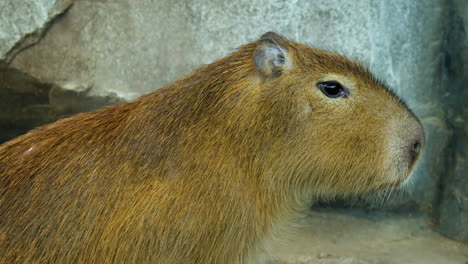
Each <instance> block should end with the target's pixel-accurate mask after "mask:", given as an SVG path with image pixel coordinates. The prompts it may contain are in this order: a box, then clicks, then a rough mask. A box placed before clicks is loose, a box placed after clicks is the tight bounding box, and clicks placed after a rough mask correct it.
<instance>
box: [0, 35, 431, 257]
mask: <svg viewBox="0 0 468 264" xmlns="http://www.w3.org/2000/svg"><path fill="white" fill-rule="evenodd" d="M423 144H424V134H423V130H422V127H421V125H420V123H419V121H418V120H417V118H416V117H415V116H414V115H413V114H412V113H411V111H410V110H408V108H407V107H406V106H405V104H404V103H402V101H401V100H400V99H398V98H397V97H396V96H395V95H394V94H393V93H392V92H390V91H389V90H388V89H387V88H386V87H385V86H384V85H383V84H382V83H381V82H379V81H378V80H377V79H376V78H374V77H373V76H372V74H371V73H370V72H369V71H368V70H366V69H365V68H364V67H363V66H362V65H361V64H359V63H356V62H353V61H350V60H348V59H346V58H345V57H342V56H339V55H336V54H333V53H330V52H328V51H324V50H319V49H315V48H311V47H308V46H305V45H302V44H299V43H296V42H293V41H290V40H287V39H286V38H284V37H282V36H280V35H278V34H275V33H272V32H268V33H266V34H264V35H263V36H262V37H261V38H260V39H259V40H258V41H255V42H253V43H250V44H247V45H245V46H242V47H240V48H239V49H238V50H237V51H235V52H234V53H232V54H230V55H229V56H227V57H225V58H222V59H220V60H218V61H216V62H214V63H212V64H209V65H206V66H203V67H201V68H199V69H197V70H195V71H194V72H193V73H191V74H189V75H188V76H186V77H184V78H182V79H180V80H178V81H176V82H174V83H171V84H168V85H166V86H164V87H162V88H161V89H159V90H157V91H155V92H153V93H150V94H148V95H145V96H143V97H140V98H138V99H136V100H134V101H132V102H129V103H124V104H119V105H114V106H111V107H108V108H106V109H103V110H97V111H94V112H89V113H82V114H78V115H75V116H72V117H69V118H65V119H62V120H59V121H57V122H55V123H52V124H48V125H45V126H42V127H39V128H37V129H35V130H33V131H31V132H29V133H27V134H25V135H23V136H20V137H18V138H16V139H13V140H11V141H9V142H6V143H5V144H3V145H2V146H0V261H1V262H2V263H163V264H164V263H251V262H252V261H254V260H256V259H257V257H258V256H259V255H260V254H261V253H262V252H264V251H265V248H266V247H267V244H269V243H270V241H271V240H273V239H275V237H276V236H278V234H281V233H282V232H281V230H286V229H287V228H288V226H289V225H290V224H291V223H292V222H293V221H294V219H295V217H296V216H297V215H298V214H299V213H300V212H301V211H302V210H303V209H305V208H307V207H308V206H309V205H310V202H311V201H313V200H314V199H317V198H319V197H337V196H339V197H353V196H355V195H361V194H363V193H368V192H372V191H378V190H381V189H383V188H387V187H397V186H399V185H401V184H403V183H404V182H405V180H406V179H407V178H408V175H409V173H410V171H411V169H412V167H413V165H414V163H415V161H416V160H417V158H418V155H419V152H420V150H421V148H422V145H423Z"/></svg>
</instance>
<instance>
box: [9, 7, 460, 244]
mask: <svg viewBox="0 0 468 264" xmlns="http://www.w3.org/2000/svg"><path fill="white" fill-rule="evenodd" d="M33 2H34V1H33ZM71 2H72V1H71V0H69V1H65V0H63V1H52V0H49V1H46V0H43V1H35V2H34V3H32V2H26V1H25V0H22V1H18V0H4V1H2V2H1V3H0V10H2V11H0V12H2V13H0V14H2V16H1V18H0V26H1V27H0V39H1V40H2V41H1V42H0V56H1V58H4V59H3V64H2V62H1V60H0V70H1V71H0V77H1V78H2V80H3V82H1V83H0V96H1V97H0V107H1V108H0V129H3V130H6V131H9V132H8V135H7V136H5V137H10V136H11V135H12V134H13V133H16V132H23V131H25V130H27V129H28V128H31V127H33V126H36V125H38V124H41V123H44V122H50V121H52V120H54V119H56V118H58V117H61V116H63V115H68V114H72V113H75V112H78V111H86V110H90V109H94V108H98V107H101V106H103V105H106V104H109V103H114V102H120V101H126V100H131V99H133V98H135V97H138V96H139V95H142V94H145V93H148V92H150V91H153V90H156V89H158V88H159V87H161V86H162V85H164V84H166V83H168V82H171V81H174V80H176V79H177V78H180V77H181V76H183V75H184V74H186V73H188V72H190V71H191V70H193V69H194V68H196V67H198V66H201V65H203V64H206V63H210V62H212V61H214V60H215V59H217V58H220V57H222V56H224V55H226V54H228V53H229V52H231V51H233V50H234V49H235V48H236V47H238V46H239V45H242V44H244V43H247V42H250V41H253V40H255V39H256V38H258V36H260V35H261V34H262V33H264V32H266V31H271V30H272V31H277V32H279V33H281V34H283V35H285V36H286V37H289V38H291V39H294V40H297V41H300V42H305V43H308V44H310V45H313V46H315V47H319V48H325V49H330V50H333V51H338V52H340V53H343V54H346V55H349V56H350V57H353V58H359V59H360V60H361V61H363V63H364V64H365V65H368V66H369V67H370V68H371V70H372V71H373V72H375V73H376V75H377V76H378V77H380V78H381V79H382V80H384V82H386V83H388V84H389V86H390V87H392V88H393V89H394V90H395V91H396V92H397V94H399V95H400V96H401V97H402V98H403V99H404V100H405V101H406V102H407V104H408V105H409V106H410V107H411V108H412V109H413V110H414V112H415V113H416V115H417V116H418V117H420V119H421V121H422V123H423V125H424V127H425V132H426V141H427V145H426V148H425V151H424V153H423V156H422V158H421V162H419V163H418V166H417V168H416V170H415V172H414V176H415V177H414V184H413V185H412V186H411V188H410V195H407V196H405V197H404V198H401V199H392V203H389V204H388V205H387V206H389V207H390V208H394V209H401V208H415V207H416V208H419V209H422V210H423V211H425V212H429V213H430V214H431V215H432V216H433V217H435V219H436V220H440V221H438V222H439V223H440V225H439V228H440V230H441V231H442V232H444V233H446V234H448V235H449V236H451V237H456V238H457V239H462V240H463V239H464V240H466V239H468V238H467V237H468V235H467V229H468V224H467V221H468V220H467V219H468V216H467V210H468V202H467V200H468V199H467V190H466V188H467V186H468V184H467V183H466V175H467V174H468V172H467V168H466V166H467V165H466V164H467V162H466V144H467V142H466V133H467V126H466V121H465V120H466V118H467V115H466V113H467V110H466V103H464V102H466V101H468V98H466V93H465V92H464V90H465V88H464V84H465V83H467V81H468V80H467V79H466V78H468V77H467V76H468V73H467V68H468V66H465V67H463V66H464V65H468V64H467V60H468V55H467V51H468V48H467V45H468V44H467V43H468V41H467V40H466V36H465V35H463V34H464V32H465V31H466V28H467V27H466V23H467V19H468V16H467V14H468V9H467V3H466V1H463V0H453V1H443V0H427V1H407V0H395V1H384V0H380V1H371V0H358V1H346V0H315V1H298V0H291V1H279V0H275V1H266V0H254V1H247V0H244V1H230V0H201V1H192V0H185V1H169V0H158V1H155V0H141V1H129V0H113V1H105V0H99V1H96V0H93V1H92V0H80V1H76V2H75V3H74V4H73V5H72V6H71V7H70V8H68V9H67V7H69V6H70V4H71ZM13 3H15V5H13ZM26 3H29V4H26ZM28 5H30V6H31V7H34V8H29V6H28ZM2 7H3V8H2ZM7 10H8V11H7ZM64 10H67V12H66V13H65V14H64V15H63V16H59V17H58V18H57V14H60V13H61V12H63V11H64ZM54 17H56V18H55V19H53V18H54ZM50 21H53V22H50ZM457 21H458V22H457ZM457 23H459V24H457ZM454 25H455V26H454ZM457 25H458V26H457ZM31 32H36V33H35V34H29V33H31ZM28 34H29V35H28ZM5 36H7V37H5ZM24 36H29V37H24ZM34 36H36V37H34ZM4 39H8V41H5V40H4ZM38 40H40V42H38ZM18 41H19V42H18ZM31 43H33V44H31ZM457 43H458V44H457ZM462 43H464V44H462ZM12 47H14V49H11V48H12ZM2 65H3V66H2ZM462 69H463V70H462ZM463 71H465V72H463ZM463 76H465V77H463ZM463 78H465V79H463ZM35 93H37V96H36V97H34V94H35ZM7 98H8V99H7ZM21 98H26V99H24V100H23V99H21ZM34 98H36V99H34ZM34 100H36V101H34ZM15 107H16V108H15ZM14 124H19V125H18V127H20V128H19V130H18V128H16V127H14ZM371 203H372V201H371Z"/></svg>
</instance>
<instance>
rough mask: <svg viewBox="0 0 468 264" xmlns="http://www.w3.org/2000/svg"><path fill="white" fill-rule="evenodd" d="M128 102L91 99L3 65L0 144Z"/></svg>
mask: <svg viewBox="0 0 468 264" xmlns="http://www.w3.org/2000/svg"><path fill="white" fill-rule="evenodd" d="M124 101H125V100H124V99H122V98H120V97H118V96H117V95H108V96H103V97H97V96H91V95H89V92H88V90H86V91H82V92H77V91H70V90H67V89H64V88H62V87H59V86H57V85H53V84H50V83H43V82H41V81H39V80H38V79H36V78H34V77H32V76H30V75H28V74H26V73H24V72H21V71H19V70H17V69H14V68H9V67H6V65H5V64H2V65H0V143H1V142H4V141H7V140H9V139H12V138H14V137H16V136H19V135H21V134H24V133H26V132H27V131H29V130H31V129H33V128H35V127H38V126H41V125H44V124H47V123H50V122H53V121H55V120H57V119H60V118H63V117H67V116H70V115H73V114H76V113H79V112H86V111H91V110H95V109H98V108H101V107H103V106H106V105H110V104H115V103H121V102H124Z"/></svg>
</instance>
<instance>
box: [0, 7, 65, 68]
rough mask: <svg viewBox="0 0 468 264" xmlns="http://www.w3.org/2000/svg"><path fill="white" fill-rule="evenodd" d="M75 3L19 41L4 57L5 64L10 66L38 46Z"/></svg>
mask: <svg viewBox="0 0 468 264" xmlns="http://www.w3.org/2000/svg"><path fill="white" fill-rule="evenodd" d="M73 4H74V2H71V3H70V4H69V5H68V6H67V7H66V8H65V9H63V11H61V12H60V13H58V14H57V15H55V16H54V17H53V18H51V19H50V20H49V21H48V22H47V23H46V24H45V25H44V26H43V27H41V28H38V29H37V30H35V31H34V32H31V33H29V34H26V35H24V36H23V37H22V39H21V40H19V41H18V42H17V43H16V44H15V45H14V46H13V47H12V48H11V49H10V50H9V51H8V52H7V53H6V54H5V56H4V61H5V62H4V63H5V64H6V65H7V66H8V65H10V64H11V62H12V61H13V60H14V59H15V57H16V56H17V55H18V54H20V53H21V52H23V51H25V50H27V49H29V48H31V47H34V46H36V45H37V44H39V43H40V42H41V40H42V38H43V37H44V36H45V35H46V34H47V32H48V30H49V29H50V28H51V26H52V25H53V24H55V23H58V22H59V21H60V20H61V19H62V18H63V17H64V16H65V15H66V14H67V13H68V11H69V10H70V9H71V8H72V7H73Z"/></svg>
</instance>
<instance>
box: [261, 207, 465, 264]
mask: <svg viewBox="0 0 468 264" xmlns="http://www.w3.org/2000/svg"><path fill="white" fill-rule="evenodd" d="M302 221H303V223H302V224H303V227H302V228H301V229H300V230H299V232H298V234H297V237H296V238H295V239H294V241H289V242H286V243H285V244H283V245H281V246H275V252H276V253H277V258H278V260H276V261H268V262H266V263H268V264H316V263H320V264H393V263H395V264H396V263H398V264H432V263H434V264H445V263H449V264H468V244H466V243H460V242H456V241H453V240H450V239H448V238H446V237H444V236H442V235H440V234H438V233H436V232H434V231H432V230H431V229H430V227H429V226H430V224H429V223H428V222H427V219H426V218H424V217H422V216H417V215H408V214H393V213H384V212H373V213H366V212H365V211H362V210H350V209H342V210H333V211H332V210H315V211H311V212H310V215H309V216H308V217H306V218H304V219H303V220H302Z"/></svg>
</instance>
